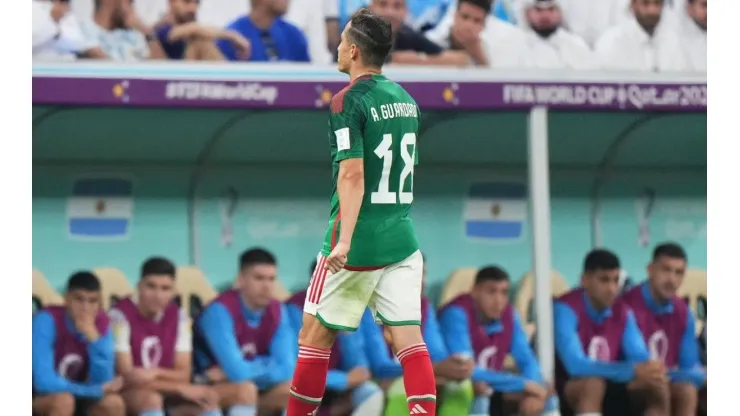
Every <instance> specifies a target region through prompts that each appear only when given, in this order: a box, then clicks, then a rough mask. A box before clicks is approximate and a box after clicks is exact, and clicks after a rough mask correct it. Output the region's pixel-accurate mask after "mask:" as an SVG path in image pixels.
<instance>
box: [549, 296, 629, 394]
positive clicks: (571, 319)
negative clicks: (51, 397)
mask: <svg viewBox="0 0 740 416" xmlns="http://www.w3.org/2000/svg"><path fill="white" fill-rule="evenodd" d="M553 315H554V318H555V328H554V329H555V353H556V354H557V357H558V358H559V359H560V361H561V362H562V363H563V366H564V367H565V369H566V371H567V372H568V374H569V375H570V376H572V377H600V378H605V379H608V380H613V381H616V382H619V383H626V382H628V381H630V380H632V379H633V378H634V377H635V370H634V364H632V363H629V362H614V363H607V362H602V361H597V360H593V359H591V358H588V357H587V356H586V354H585V353H584V351H583V347H582V346H581V340H580V339H579V338H578V317H577V316H576V313H575V312H574V311H573V309H571V308H570V306H568V305H566V304H564V303H562V302H555V305H554V306H553Z"/></svg>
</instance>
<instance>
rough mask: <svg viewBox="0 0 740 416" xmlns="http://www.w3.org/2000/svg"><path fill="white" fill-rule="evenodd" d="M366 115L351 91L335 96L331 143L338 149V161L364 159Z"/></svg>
mask: <svg viewBox="0 0 740 416" xmlns="http://www.w3.org/2000/svg"><path fill="white" fill-rule="evenodd" d="M365 119H366V117H365V114H364V111H363V109H362V103H361V102H360V100H359V99H358V98H357V97H356V96H355V95H354V94H352V91H351V90H348V91H343V92H340V93H338V94H337V95H335V96H334V98H333V99H332V102H331V116H330V120H329V126H330V128H331V133H330V135H331V142H332V144H333V145H334V146H335V147H336V150H337V153H336V158H335V159H336V161H337V162H339V161H342V160H345V159H355V158H361V157H363V154H364V153H363V141H364V138H363V136H362V135H363V130H364V126H365Z"/></svg>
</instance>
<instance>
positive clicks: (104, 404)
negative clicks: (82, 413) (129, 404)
mask: <svg viewBox="0 0 740 416" xmlns="http://www.w3.org/2000/svg"><path fill="white" fill-rule="evenodd" d="M87 414H88V415H90V416H125V415H126V404H125V403H124V402H123V398H122V397H121V396H120V395H118V394H106V395H105V396H103V398H102V399H100V400H98V401H97V402H95V403H94V404H92V406H90V408H89V410H88V412H87Z"/></svg>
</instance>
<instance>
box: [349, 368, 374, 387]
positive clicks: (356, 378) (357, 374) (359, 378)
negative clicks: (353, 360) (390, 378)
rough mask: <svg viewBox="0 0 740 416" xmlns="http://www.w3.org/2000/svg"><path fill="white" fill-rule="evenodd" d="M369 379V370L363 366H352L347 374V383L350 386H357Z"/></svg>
mask: <svg viewBox="0 0 740 416" xmlns="http://www.w3.org/2000/svg"><path fill="white" fill-rule="evenodd" d="M369 380H370V371H368V370H367V368H364V367H356V368H353V369H352V371H350V372H349V374H347V384H349V387H350V388H353V387H357V386H359V385H360V384H362V383H364V382H366V381H369Z"/></svg>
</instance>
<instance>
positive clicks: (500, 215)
mask: <svg viewBox="0 0 740 416" xmlns="http://www.w3.org/2000/svg"><path fill="white" fill-rule="evenodd" d="M463 219H464V221H465V235H466V236H468V237H471V238H479V239H487V240H495V241H515V240H519V239H520V238H522V236H523V235H524V224H525V221H526V220H527V190H526V188H525V186H524V185H523V184H521V183H515V182H486V183H477V184H473V185H472V186H471V187H470V191H469V192H468V198H467V200H466V201H465V208H464V211H463Z"/></svg>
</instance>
